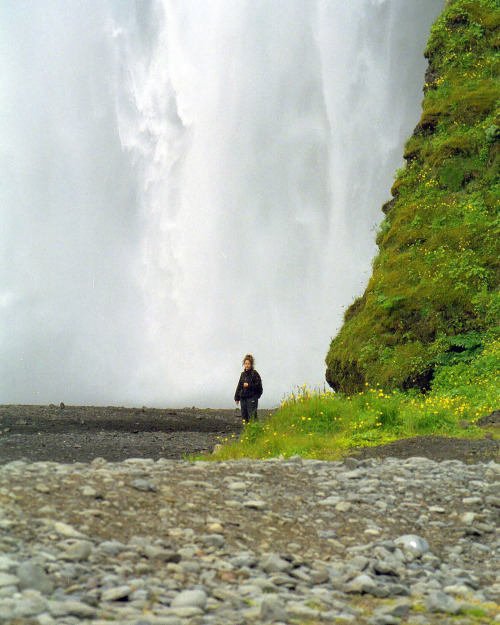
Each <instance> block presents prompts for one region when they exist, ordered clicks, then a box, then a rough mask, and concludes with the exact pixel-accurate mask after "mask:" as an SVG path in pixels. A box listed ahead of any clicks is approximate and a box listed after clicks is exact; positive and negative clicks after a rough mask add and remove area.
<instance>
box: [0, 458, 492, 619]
mask: <svg viewBox="0 0 500 625" xmlns="http://www.w3.org/2000/svg"><path fill="white" fill-rule="evenodd" d="M235 485H238V486H237V487H236V488H235ZM499 485H500V465H499V464H498V463H496V462H494V461H490V462H489V463H479V464H474V465H471V464H465V463H463V462H461V461H457V460H448V461H444V462H435V461H433V460H430V459H427V458H419V457H414V458H409V459H397V458H389V459H382V460H378V459H366V460H361V461H358V460H354V459H352V458H350V459H349V461H348V462H347V463H342V462H324V461H317V460H302V459H301V458H297V457H296V458H292V459H290V460H287V461H284V460H266V461H250V460H242V461H230V462H220V463H205V462H187V461H183V460H168V459H164V458H161V459H159V460H157V461H154V460H152V459H140V458H130V459H127V460H125V461H123V462H116V463H113V462H108V461H106V460H104V459H102V458H96V459H94V460H93V461H92V462H90V463H83V462H81V463H80V462H77V463H72V464H63V463H57V462H49V461H41V462H25V461H13V462H10V463H6V464H5V465H3V466H2V467H0V623H2V624H9V625H14V624H16V625H17V624H20V623H23V624H25V625H33V624H35V625H84V624H93V625H105V624H107V625H109V623H112V622H116V623H120V624H124V625H188V624H189V625H191V624H193V625H219V624H220V625H244V624H249V625H250V624H260V623H290V624H293V623H297V624H299V623H300V624H304V623H307V624H308V625H314V624H316V623H347V624H350V623H352V624H353V625H357V624H367V625H391V624H396V625H397V624H398V623H413V624H415V625H426V624H434V623H435V624H437V623H439V624H440V625H445V624H446V623H450V624H451V623H454V624H456V623H458V624H461V625H470V624H471V623H480V624H484V625H486V624H488V625H490V624H491V623H495V622H500V610H499V608H498V605H499V600H500V566H499V564H500V528H499V520H500V500H499V499H500V498H499V495H498V492H499ZM40 486H43V488H40ZM325 502H326V503H325ZM341 503H349V504H350V506H345V505H344V506H339V504H341Z"/></svg>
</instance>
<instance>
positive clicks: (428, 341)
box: [326, 0, 500, 395]
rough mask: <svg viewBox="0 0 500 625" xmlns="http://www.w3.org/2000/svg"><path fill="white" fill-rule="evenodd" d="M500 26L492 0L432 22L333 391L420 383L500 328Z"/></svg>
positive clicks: (336, 357) (331, 378)
mask: <svg viewBox="0 0 500 625" xmlns="http://www.w3.org/2000/svg"><path fill="white" fill-rule="evenodd" d="M499 37H500V2H499V1H498V0H454V1H449V2H448V3H447V4H446V7H445V9H444V11H443V13H442V14H441V16H440V17H439V18H438V20H437V21H436V23H435V24H434V26H433V27H432V30H431V36H430V39H429V42H428V46H427V49H426V51H425V55H426V56H427V58H428V60H429V69H428V72H427V74H426V80H427V82H426V84H425V87H424V92H425V98H424V101H423V107H422V108H423V112H422V117H421V119H420V123H419V124H418V126H417V128H416V129H415V131H414V133H413V136H412V137H410V139H409V140H408V142H407V144H406V147H405V153H404V156H405V159H406V165H405V167H403V168H402V169H400V170H399V171H398V172H397V174H396V180H395V182H394V185H393V187H392V190H391V191H392V195H393V199H392V200H391V201H390V202H387V203H386V204H385V205H384V207H383V210H384V212H385V214H386V215H385V219H384V220H383V221H382V223H381V225H380V230H379V233H378V235H377V245H378V247H379V253H378V255H377V257H376V258H375V259H374V262H373V273H372V276H371V279H370V281H369V283H368V286H367V288H366V290H365V293H364V294H363V296H362V297H360V298H358V299H357V300H356V301H355V302H354V303H353V304H352V305H351V306H350V307H349V308H348V309H347V311H346V313H345V316H344V324H343V326H342V328H341V330H340V332H339V333H338V334H337V336H335V337H334V339H333V340H332V342H331V345H330V349H329V352H328V354H327V357H326V364H327V371H326V379H327V381H328V383H329V384H330V385H331V386H332V387H333V388H334V389H335V390H336V391H338V392H341V393H345V394H348V395H352V394H353V393H356V392H360V391H363V390H364V389H365V387H366V385H368V386H369V387H373V386H375V385H377V384H380V385H381V386H382V388H384V389H385V390H386V391H391V390H393V389H401V390H409V389H412V388H415V389H419V390H420V391H426V390H428V389H429V388H430V387H431V385H432V380H433V378H434V376H435V375H436V373H437V372H438V370H439V368H440V367H443V366H449V365H450V364H453V365H455V366H459V365H460V366H462V365H463V364H464V363H467V364H470V363H472V362H473V361H474V358H476V357H478V356H479V355H480V352H481V349H482V348H484V345H485V344H486V343H487V342H488V341H490V340H492V339H495V338H496V337H498V334H499V327H500V305H499V283H500V280H499V277H500V261H499V259H500V52H499V45H498V41H499ZM464 337H465V338H464ZM467 337H468V338H467ZM471 337H474V341H473V342H475V345H474V347H473V348H469V347H468V346H467V345H465V344H464V345H460V341H465V342H467V341H468V340H469V339H470V338H471ZM460 350H462V351H460ZM460 353H461V354H462V356H459V354H460ZM497 395H500V391H499V390H498V387H497Z"/></svg>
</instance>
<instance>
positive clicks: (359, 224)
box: [0, 0, 443, 407]
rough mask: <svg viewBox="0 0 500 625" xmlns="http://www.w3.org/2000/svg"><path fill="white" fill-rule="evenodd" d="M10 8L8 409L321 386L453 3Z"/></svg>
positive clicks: (223, 2)
mask: <svg viewBox="0 0 500 625" xmlns="http://www.w3.org/2000/svg"><path fill="white" fill-rule="evenodd" d="M4 4H6V5H7V6H3V5H2V7H0V27H1V30H2V33H3V36H2V39H1V40H0V59H1V60H2V67H3V68H5V69H4V71H3V76H2V80H1V82H0V103H1V106H2V111H3V113H4V122H5V123H4V125H3V126H4V127H3V129H2V134H1V137H2V142H0V158H1V167H0V176H1V181H0V182H1V185H0V189H1V190H0V210H1V219H0V250H1V263H0V403H50V402H53V403H59V401H64V402H65V403H74V404H120V405H143V404H146V405H150V406H153V405H163V406H165V405H167V406H172V407H175V406H184V405H197V406H201V407H203V406H212V407H224V406H230V405H232V395H233V392H234V387H235V386H236V381H237V377H238V374H239V370H240V364H241V359H242V357H243V355H244V354H245V353H246V352H248V351H250V352H252V353H253V354H254V356H255V357H256V367H257V369H258V370H259V372H260V373H261V375H262V378H263V382H264V396H263V405H267V406H274V405H276V404H277V403H278V402H279V400H280V398H281V397H282V395H283V394H284V393H287V392H289V391H290V390H292V388H293V387H294V386H295V385H298V384H302V383H304V382H307V383H309V384H311V385H312V386H314V385H316V384H319V383H322V381H323V379H324V356H325V354H326V351H327V349H328V346H329V342H330V338H331V336H332V335H333V334H334V333H335V332H336V330H337V329H338V328H339V326H340V323H341V321H342V314H343V310H344V309H345V308H346V307H347V306H348V305H349V304H350V303H351V302H352V300H353V298H354V297H355V296H357V295H359V294H360V292H361V291H362V290H363V289H364V287H365V285H366V282H367V280H368V277H369V274H370V271H371V269H370V263H371V260H372V258H373V255H374V253H375V243H374V240H375V231H376V228H377V225H378V223H379V222H380V220H381V218H382V213H381V211H380V207H381V205H382V203H383V202H385V201H386V200H387V199H389V197H390V196H389V189H390V186H391V183H392V182H391V181H392V177H393V174H394V171H395V169H396V168H397V167H398V166H401V165H402V147H403V143H404V140H405V138H407V137H408V136H409V134H410V133H411V131H412V129H413V127H414V126H415V124H416V122H417V121H418V118H419V110H420V102H421V99H422V95H421V88H422V85H423V76H424V71H425V61H424V59H423V50H424V47H425V43H426V40H427V38H428V35H429V29H430V26H431V23H432V22H433V20H434V19H435V17H436V16H437V15H438V13H439V12H440V10H441V9H442V6H443V2H442V0H421V1H420V2H418V3H416V2H414V0H351V1H350V2H349V3H344V2H342V1H341V0H266V1H264V0H252V1H250V0H238V1H235V0H197V2H194V1H193V0H141V1H139V0H137V1H136V2H132V0H102V1H101V2H99V3H93V5H92V7H91V8H89V6H83V4H82V3H79V2H75V1H71V2H68V1H67V0H54V1H53V2H51V3H50V6H48V5H46V3H43V2H41V1H38V0H37V1H35V2H31V1H30V0H20V1H19V2H16V3H4ZM9 5H10V6H9Z"/></svg>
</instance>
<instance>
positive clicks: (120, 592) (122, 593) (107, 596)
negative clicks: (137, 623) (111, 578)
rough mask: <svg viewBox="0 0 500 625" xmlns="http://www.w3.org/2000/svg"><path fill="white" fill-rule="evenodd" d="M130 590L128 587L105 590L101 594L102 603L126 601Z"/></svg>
mask: <svg viewBox="0 0 500 625" xmlns="http://www.w3.org/2000/svg"><path fill="white" fill-rule="evenodd" d="M131 592H132V588H131V587H130V586H116V588H107V589H106V590H103V592H102V594H101V600H102V601H121V600H122V599H127V598H128V596H129V595H130V593H131Z"/></svg>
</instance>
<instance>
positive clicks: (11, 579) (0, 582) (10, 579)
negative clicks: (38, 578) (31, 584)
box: [0, 571, 19, 588]
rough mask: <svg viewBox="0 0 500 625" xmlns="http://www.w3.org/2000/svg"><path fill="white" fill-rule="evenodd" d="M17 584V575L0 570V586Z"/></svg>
mask: <svg viewBox="0 0 500 625" xmlns="http://www.w3.org/2000/svg"><path fill="white" fill-rule="evenodd" d="M18 584H19V577H18V576H17V575H10V574H9V573H2V572H1V571H0V588H2V586H17V585H18Z"/></svg>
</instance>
